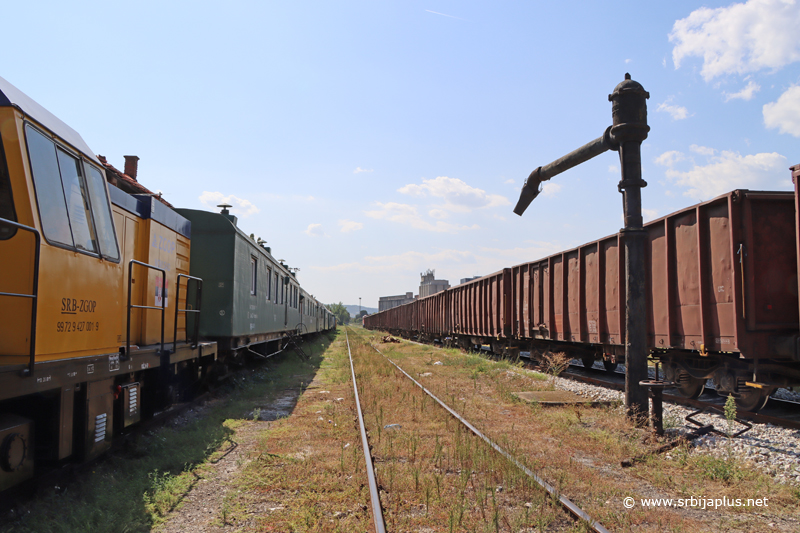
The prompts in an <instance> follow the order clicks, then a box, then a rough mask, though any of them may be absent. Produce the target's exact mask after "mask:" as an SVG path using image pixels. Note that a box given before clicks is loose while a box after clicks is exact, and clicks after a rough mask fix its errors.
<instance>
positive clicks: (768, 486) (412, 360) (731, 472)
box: [364, 333, 800, 531]
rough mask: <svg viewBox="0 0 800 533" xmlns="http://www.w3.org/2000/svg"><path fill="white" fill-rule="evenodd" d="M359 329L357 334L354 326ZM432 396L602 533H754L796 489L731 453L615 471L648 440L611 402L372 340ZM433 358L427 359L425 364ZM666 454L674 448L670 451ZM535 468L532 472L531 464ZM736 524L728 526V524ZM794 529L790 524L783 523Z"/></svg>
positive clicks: (477, 362)
mask: <svg viewBox="0 0 800 533" xmlns="http://www.w3.org/2000/svg"><path fill="white" fill-rule="evenodd" d="M364 334H365V335H367V333H364ZM378 346H379V348H380V349H381V351H383V352H384V353H385V354H386V355H388V356H390V357H391V358H392V359H393V360H395V362H397V363H398V364H400V365H401V366H402V367H403V368H404V369H405V370H406V371H407V372H409V373H410V374H412V375H415V374H416V375H420V374H423V375H424V374H426V373H430V375H426V376H424V377H421V378H420V381H422V382H423V384H424V385H425V386H426V387H428V388H429V389H431V390H432V392H434V393H435V394H437V396H439V397H440V398H441V399H442V400H444V401H445V402H447V403H448V404H450V405H451V406H453V407H455V408H456V410H458V411H459V412H461V413H462V415H464V416H465V417H466V418H467V419H469V420H470V421H471V422H472V423H473V424H475V425H476V426H477V427H479V428H480V429H481V430H482V431H484V432H485V433H486V434H487V435H489V436H490V437H491V438H494V439H495V440H496V441H497V442H499V443H500V444H501V445H502V446H504V447H505V448H506V449H509V450H513V451H515V452H516V453H517V454H518V457H522V458H525V459H526V460H527V462H528V464H530V465H532V467H534V470H536V471H538V473H540V475H542V476H543V477H544V478H546V479H547V480H548V481H550V482H551V483H553V484H554V485H556V486H558V487H560V488H561V490H563V492H564V494H565V495H566V496H567V497H569V498H570V499H572V500H573V501H574V502H576V503H577V504H578V505H580V506H581V507H582V508H584V510H586V511H587V512H588V513H589V514H590V515H591V516H592V517H593V518H595V519H597V520H599V521H600V522H601V523H602V524H603V525H604V526H606V527H607V528H609V529H611V530H622V531H625V530H631V529H636V530H637V531H639V530H643V531H704V530H709V529H712V528H713V529H716V530H737V531H750V530H759V529H760V528H761V527H762V526H763V525H764V524H765V516H764V515H763V513H765V512H768V513H769V514H768V515H767V516H769V517H772V518H770V519H767V521H769V520H777V522H779V524H778V526H780V521H781V519H786V520H791V518H790V517H792V515H793V514H794V513H796V512H797V511H798V507H799V505H798V504H799V503H800V498H798V494H797V491H793V490H792V489H791V488H789V487H785V486H780V485H775V484H773V483H771V482H770V480H769V478H767V477H765V476H763V475H761V474H758V473H756V472H753V471H752V470H749V469H748V468H747V466H746V465H745V464H743V463H742V462H740V461H737V460H736V459H731V460H730V461H722V462H719V461H711V460H709V459H707V458H702V457H698V456H694V455H692V454H690V453H689V452H688V450H686V449H684V450H683V451H682V452H678V453H679V454H680V453H683V454H684V455H683V457H682V458H681V457H679V460H677V461H676V460H672V461H670V460H666V459H665V458H664V457H661V456H656V457H653V458H651V459H650V460H649V461H648V462H646V463H645V464H642V465H640V466H637V467H635V468H633V469H625V470H623V469H622V468H621V467H620V466H619V461H620V460H622V459H624V458H628V457H631V456H633V455H637V454H640V453H643V452H645V451H647V450H650V449H652V448H654V447H655V446H657V445H658V444H659V443H658V442H656V441H655V440H654V439H652V437H651V436H650V435H649V434H648V433H647V432H646V431H644V430H642V429H638V428H636V427H634V426H633V425H631V424H630V423H629V422H628V420H627V419H626V418H625V417H624V415H623V413H622V410H621V409H618V408H614V407H611V408H591V407H584V406H575V407H564V408H551V407H550V408H544V407H541V406H539V405H530V404H525V403H522V402H518V401H516V400H515V399H514V396H513V395H512V394H511V393H512V392H516V391H529V390H541V389H545V388H548V383H547V381H546V378H544V377H543V376H542V375H541V374H538V373H533V372H531V371H528V370H526V369H524V368H521V367H519V366H517V365H514V364H511V363H509V362H507V361H492V360H489V359H487V358H483V357H481V356H476V355H465V354H463V353H461V352H459V351H457V350H448V349H436V348H432V347H422V346H419V345H415V344H411V343H403V344H401V345H396V344H394V345H378ZM437 361H439V362H441V363H442V365H441V366H439V365H434V363H435V362H437ZM673 455H675V454H673ZM537 467H538V469H537ZM626 496H632V497H634V498H650V497H666V498H670V497H672V498H681V497H690V496H695V497H706V498H708V497H714V498H717V497H722V496H728V497H734V498H748V497H755V498H764V497H766V498H770V499H769V501H770V507H769V508H768V509H764V508H762V509H742V508H727V509H718V510H716V511H702V510H690V509H682V510H674V509H664V508H642V507H640V506H638V505H637V506H636V507H635V508H633V509H631V510H628V509H625V508H624V507H623V505H622V499H623V498H624V497H626ZM734 522H735V523H736V524H737V525H735V527H734V526H733V525H732V524H733V523H734ZM793 527H796V524H795V525H794V526H793Z"/></svg>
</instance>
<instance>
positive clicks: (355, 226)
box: [339, 220, 364, 233]
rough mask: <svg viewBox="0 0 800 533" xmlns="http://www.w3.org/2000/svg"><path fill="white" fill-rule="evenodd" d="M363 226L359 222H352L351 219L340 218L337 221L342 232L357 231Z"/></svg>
mask: <svg viewBox="0 0 800 533" xmlns="http://www.w3.org/2000/svg"><path fill="white" fill-rule="evenodd" d="M363 227H364V224H362V223H361V222H353V221H352V220H340V221H339V231H341V232H342V233H349V232H351V231H357V230H360V229H362V228H363Z"/></svg>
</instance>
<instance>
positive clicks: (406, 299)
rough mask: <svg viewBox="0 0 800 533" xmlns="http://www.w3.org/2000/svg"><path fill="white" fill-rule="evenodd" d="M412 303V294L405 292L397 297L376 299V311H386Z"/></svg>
mask: <svg viewBox="0 0 800 533" xmlns="http://www.w3.org/2000/svg"><path fill="white" fill-rule="evenodd" d="M413 301H414V293H413V292H407V293H405V294H401V295H399V296H381V297H380V298H378V311H379V312H380V311H386V310H387V309H391V308H392V307H397V306H398V305H404V304H409V303H411V302H413Z"/></svg>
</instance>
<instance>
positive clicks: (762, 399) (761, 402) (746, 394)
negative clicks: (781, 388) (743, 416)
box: [736, 387, 771, 413]
mask: <svg viewBox="0 0 800 533" xmlns="http://www.w3.org/2000/svg"><path fill="white" fill-rule="evenodd" d="M770 392H771V391H770V390H769V389H756V388H754V387H743V388H741V389H739V397H738V398H736V408H737V409H738V410H740V411H748V412H750V413H756V412H758V411H760V410H761V409H763V408H764V406H765V405H767V401H769V394H770Z"/></svg>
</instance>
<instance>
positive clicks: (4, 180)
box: [0, 137, 17, 241]
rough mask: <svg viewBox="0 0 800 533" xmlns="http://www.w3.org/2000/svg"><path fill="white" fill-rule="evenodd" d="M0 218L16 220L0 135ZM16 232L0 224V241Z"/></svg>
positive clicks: (14, 229)
mask: <svg viewBox="0 0 800 533" xmlns="http://www.w3.org/2000/svg"><path fill="white" fill-rule="evenodd" d="M0 218H4V219H6V220H10V221H12V222H16V221H17V215H16V213H15V212H14V199H13V198H12V197H11V178H10V176H9V175H8V165H7V164H6V152H5V150H4V149H3V139H2V137H0ZM16 232H17V230H16V228H9V227H8V226H0V241H2V240H5V239H10V238H11V237H13V236H14V234H15V233H16Z"/></svg>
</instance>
